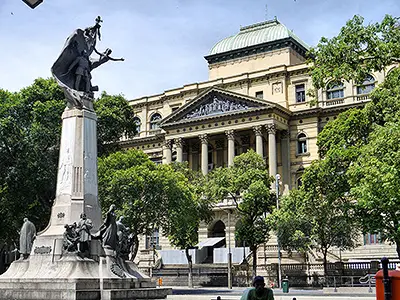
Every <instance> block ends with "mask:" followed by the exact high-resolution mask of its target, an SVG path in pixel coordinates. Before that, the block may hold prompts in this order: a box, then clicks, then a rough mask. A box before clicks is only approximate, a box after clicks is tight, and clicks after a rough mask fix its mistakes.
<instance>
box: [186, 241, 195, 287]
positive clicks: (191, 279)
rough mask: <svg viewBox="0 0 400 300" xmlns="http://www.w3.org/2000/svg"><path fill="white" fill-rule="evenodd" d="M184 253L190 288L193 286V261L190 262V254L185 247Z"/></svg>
mask: <svg viewBox="0 0 400 300" xmlns="http://www.w3.org/2000/svg"><path fill="white" fill-rule="evenodd" d="M185 254H186V258H187V261H188V266H189V272H188V287H190V288H192V287H193V262H192V256H191V255H190V254H189V249H188V248H186V249H185Z"/></svg>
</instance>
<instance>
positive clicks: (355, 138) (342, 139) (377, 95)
mask: <svg viewBox="0 0 400 300" xmlns="http://www.w3.org/2000/svg"><path fill="white" fill-rule="evenodd" d="M363 22H364V20H363V18H362V17H360V16H355V17H354V18H353V19H351V20H349V21H348V22H347V23H346V26H344V27H343V28H342V29H341V31H340V33H339V34H338V36H336V37H334V38H332V39H326V38H322V39H321V42H320V43H319V44H318V46H317V47H316V48H315V49H312V50H311V57H312V59H311V62H312V66H311V68H310V71H311V76H312V79H313V84H314V86H315V88H316V89H320V88H324V87H325V85H326V83H327V82H328V81H330V80H333V81H341V80H346V81H350V80H353V81H354V82H356V83H357V82H362V81H363V79H364V78H365V77H366V75H367V74H370V73H371V72H374V71H383V70H388V68H389V67H391V66H392V65H393V64H398V62H399V58H400V42H399V41H400V39H399V38H400V26H399V18H395V17H392V16H388V15H387V16H385V18H384V19H383V20H382V22H380V23H373V24H368V25H364V24H363ZM399 75H400V70H399V68H395V69H393V70H392V71H391V72H390V73H389V74H388V75H387V77H386V78H385V80H384V82H383V83H382V84H380V85H379V86H378V87H377V88H375V89H374V91H373V92H372V93H371V94H370V98H371V101H370V102H369V103H368V104H366V105H365V107H364V108H361V109H358V110H351V111H348V112H345V113H342V114H340V115H339V117H338V119H337V120H335V121H333V122H329V123H328V124H327V125H326V126H325V128H324V130H323V131H322V132H321V133H320V134H319V136H318V146H319V151H320V155H321V157H322V158H324V159H325V160H326V159H330V160H332V161H335V162H336V163H337V164H338V165H340V166H341V167H342V171H341V172H342V173H341V174H345V176H346V177H347V179H346V180H345V181H344V182H343V187H345V190H347V191H346V193H347V197H348V198H352V199H354V201H355V202H356V203H357V206H356V208H357V216H358V219H359V220H360V221H361V224H362V225H363V226H362V228H363V231H364V232H371V231H372V232H376V233H381V234H382V237H383V239H386V240H388V241H390V242H392V243H396V245H397V247H399V246H398V245H399V244H398V241H399V237H398V234H397V233H396V232H397V230H398V228H399V224H400V223H399V222H400V217H399V218H397V219H396V218H394V217H395V215H393V213H392V214H391V215H390V214H389V213H388V212H389V211H388V210H387V207H388V205H389V206H390V204H391V203H392V204H393V203H395V202H396V199H395V198H388V197H390V191H391V190H395V189H396V188H397V187H396V182H395V181H391V180H389V179H387V177H385V176H384V175H386V176H389V177H390V176H395V174H396V172H397V170H398V169H397V165H396V164H395V157H396V155H397V150H396V148H395V147H394V145H392V144H391V143H392V142H393V141H392V140H390V139H389V138H388V139H387V142H388V144H389V145H387V147H381V149H383V148H385V149H386V151H387V152H379V149H378V148H377V147H378V145H379V147H380V146H383V144H382V145H381V144H380V143H384V142H385V141H384V140H382V139H380V138H378V136H379V134H382V135H385V136H387V134H389V133H390V134H393V135H396V134H397V133H396V131H397V129H398V127H397V125H396V124H397V123H398V120H399V108H400V106H399V103H400V101H399V100H400V85H399V78H400V77H399ZM378 153H381V154H382V157H385V159H386V161H384V162H382V164H372V161H375V160H376V159H378V160H379V159H380V157H379V156H378ZM390 159H392V160H393V162H392V163H393V164H392V165H390V168H387V169H385V168H386V167H387V166H388V165H387V166H386V167H385V164H387V161H389V160H390ZM360 166H364V167H365V169H362V168H361V167H360ZM384 169H385V170H386V172H390V173H387V174H386V173H384V172H383V170H384ZM322 171H323V170H322ZM371 174H375V175H376V176H383V178H385V179H382V178H380V179H376V178H375V179H374V178H373V176H372V175H371ZM367 178H368V180H371V181H369V182H368V180H367ZM383 181H384V183H385V184H384V185H383V186H382V185H381V184H382V182H383ZM340 188H341V189H342V187H340ZM349 192H351V194H350V193H349ZM372 192H373V193H372ZM377 199H381V201H377ZM372 207H373V208H374V209H372ZM379 211H381V212H382V214H380V215H379V214H378V212H379ZM378 217H379V218H378ZM372 220H379V221H377V222H373V224H370V222H372ZM389 223H391V224H393V226H392V228H388V225H387V224H389ZM389 227H390V226H389ZM398 252H399V251H398ZM399 255H400V253H399ZM399 257H400V256H399Z"/></svg>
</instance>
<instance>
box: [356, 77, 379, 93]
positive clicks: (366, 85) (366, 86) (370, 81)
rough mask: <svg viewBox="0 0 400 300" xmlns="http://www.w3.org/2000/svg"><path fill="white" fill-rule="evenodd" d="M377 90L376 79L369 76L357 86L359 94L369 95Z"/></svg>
mask: <svg viewBox="0 0 400 300" xmlns="http://www.w3.org/2000/svg"><path fill="white" fill-rule="evenodd" d="M374 88H375V78H374V77H372V76H371V75H367V77H365V79H364V81H363V82H362V83H360V84H358V85H357V94H369V93H371V91H372V90H373V89H374Z"/></svg>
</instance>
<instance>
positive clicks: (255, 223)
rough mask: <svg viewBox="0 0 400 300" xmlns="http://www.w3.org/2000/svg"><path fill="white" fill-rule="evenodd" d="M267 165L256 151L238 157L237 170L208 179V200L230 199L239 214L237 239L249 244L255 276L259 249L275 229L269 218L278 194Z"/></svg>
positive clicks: (216, 173) (222, 171)
mask: <svg viewBox="0 0 400 300" xmlns="http://www.w3.org/2000/svg"><path fill="white" fill-rule="evenodd" d="M272 180H273V179H272V178H271V177H270V176H269V174H268V169H267V167H266V164H265V161H264V160H263V159H262V157H261V156H260V155H258V154H256V153H255V152H254V151H253V150H249V151H248V152H246V153H244V154H241V155H239V156H236V157H235V159H234V164H233V166H231V167H229V168H217V169H215V170H214V171H213V172H211V173H210V174H209V175H208V179H207V181H206V184H205V196H206V198H208V199H214V200H215V201H223V200H224V199H226V198H230V199H232V200H233V201H234V203H235V205H236V208H237V212H238V214H239V224H240V225H239V226H238V228H237V230H236V238H237V239H238V240H241V241H244V242H246V245H248V246H249V247H250V251H251V252H252V255H253V276H255V275H256V272H257V248H258V245H260V244H262V243H264V242H265V241H267V240H268V239H269V232H270V230H271V226H270V223H269V222H266V220H265V215H266V214H268V213H271V212H272V211H273V207H274V205H275V203H276V202H275V194H274V193H272V192H271V191H270V185H271V182H272Z"/></svg>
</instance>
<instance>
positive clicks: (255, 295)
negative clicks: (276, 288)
mask: <svg viewBox="0 0 400 300" xmlns="http://www.w3.org/2000/svg"><path fill="white" fill-rule="evenodd" d="M253 286H254V289H250V290H249V291H248V294H247V300H274V292H273V291H272V290H271V289H270V288H267V287H265V282H264V277H262V276H256V277H254V280H253Z"/></svg>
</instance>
